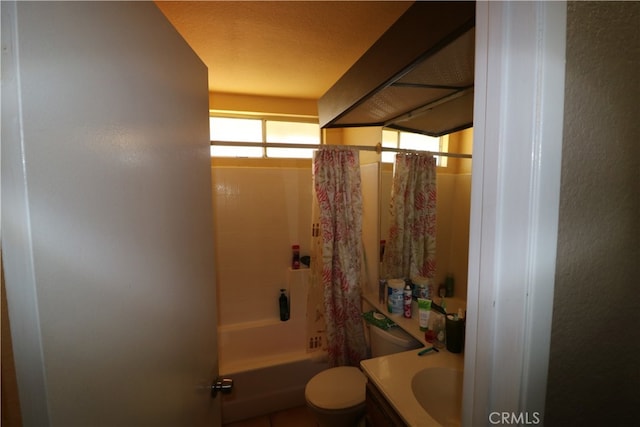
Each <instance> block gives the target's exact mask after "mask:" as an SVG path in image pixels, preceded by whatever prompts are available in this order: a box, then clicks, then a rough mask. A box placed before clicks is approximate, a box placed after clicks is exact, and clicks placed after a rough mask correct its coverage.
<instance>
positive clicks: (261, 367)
mask: <svg viewBox="0 0 640 427" xmlns="http://www.w3.org/2000/svg"><path fill="white" fill-rule="evenodd" d="M307 278H308V270H290V271H289V273H288V284H287V285H288V290H289V296H290V299H291V316H290V319H289V320H288V321H286V322H281V321H280V320H279V319H264V320H260V321H254V322H244V323H236V324H233V325H221V326H220V327H218V348H219V353H220V354H219V356H220V357H219V363H220V369H219V370H220V375H221V376H223V377H228V378H231V379H233V382H234V384H233V391H232V393H231V394H228V395H223V399H222V422H223V423H225V424H226V423H230V422H234V421H239V420H243V419H247V418H252V417H256V416H260V415H265V414H268V413H271V412H275V411H279V410H282V409H287V408H292V407H296V406H301V405H304V404H305V398H304V388H305V386H306V384H307V382H308V381H309V380H310V379H311V378H312V377H313V376H314V375H315V374H317V373H318V372H321V371H322V370H324V369H327V368H328V367H329V365H328V363H327V357H326V353H323V352H322V351H318V350H317V349H316V348H308V347H309V340H308V337H307V332H306V301H307V298H306V294H307V292H306V289H307ZM314 350H315V351H314Z"/></svg>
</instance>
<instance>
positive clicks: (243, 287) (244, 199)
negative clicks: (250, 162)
mask: <svg viewBox="0 0 640 427" xmlns="http://www.w3.org/2000/svg"><path fill="white" fill-rule="evenodd" d="M211 172H212V180H213V196H214V201H213V203H214V227H215V230H216V235H215V244H216V266H218V272H217V282H218V298H219V301H220V304H219V306H220V307H219V313H220V314H219V321H220V326H225V325H232V324H236V323H243V322H255V321H265V320H274V321H275V320H277V321H279V311H278V296H279V289H280V288H286V287H287V286H286V285H287V271H288V269H289V268H290V266H291V245H293V244H299V245H300V253H301V255H308V253H309V248H310V237H311V234H310V233H311V231H310V230H311V197H312V193H311V185H312V184H311V173H310V170H309V168H241V167H213V168H212V170H211Z"/></svg>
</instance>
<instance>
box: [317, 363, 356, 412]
mask: <svg viewBox="0 0 640 427" xmlns="http://www.w3.org/2000/svg"><path fill="white" fill-rule="evenodd" d="M366 384H367V377H365V375H364V374H363V373H362V372H361V371H360V369H358V368H356V367H353V366H339V367H337V368H330V369H327V370H325V371H322V372H320V373H319V374H317V375H316V376H314V377H313V378H311V380H310V381H309V382H308V383H307V386H306V387H305V391H304V394H305V398H306V399H307V402H309V403H310V404H312V405H313V406H316V407H318V408H322V409H329V410H337V409H344V408H350V407H353V406H357V405H360V404H362V403H363V402H364V401H365V395H366Z"/></svg>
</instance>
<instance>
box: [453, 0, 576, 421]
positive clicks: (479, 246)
mask: <svg viewBox="0 0 640 427" xmlns="http://www.w3.org/2000/svg"><path fill="white" fill-rule="evenodd" d="M476 11H477V13H476V63H475V67H476V68H475V81H476V85H475V105H474V147H473V171H472V191H471V219H470V221H471V222H470V241H469V277H468V300H467V305H468V311H467V338H466V348H465V373H464V391H463V414H462V417H463V425H488V424H490V423H492V419H491V418H490V417H492V416H493V418H494V419H493V421H494V423H495V420H496V419H497V418H496V415H495V414H494V413H505V412H506V413H510V414H515V415H516V416H526V417H528V418H527V419H528V420H535V419H538V420H540V421H542V420H543V419H544V403H545V396H546V386H547V370H548V361H549V346H550V336H551V316H552V309H553V291H554V277H555V260H556V244H557V235H558V231H557V230H558V210H559V194H560V167H561V153H562V126H563V113H564V72H565V69H564V65H565V37H566V2H564V1H562V2H560V1H559V2H489V1H481V2H477V6H476ZM492 414H494V415H492Z"/></svg>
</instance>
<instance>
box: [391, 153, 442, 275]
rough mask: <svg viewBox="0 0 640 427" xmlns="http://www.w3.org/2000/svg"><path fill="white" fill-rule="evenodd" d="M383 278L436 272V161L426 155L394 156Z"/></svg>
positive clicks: (433, 273)
mask: <svg viewBox="0 0 640 427" xmlns="http://www.w3.org/2000/svg"><path fill="white" fill-rule="evenodd" d="M391 191H392V194H391V206H390V220H389V222H390V226H389V237H388V240H387V242H386V246H385V251H384V256H383V272H384V275H385V277H386V278H412V277H416V276H423V277H429V278H433V277H434V275H435V271H436V162H435V159H434V157H433V156H432V155H430V154H417V153H416V154H414V153H411V154H404V153H399V154H397V155H396V162H395V165H394V170H393V184H392V190H391Z"/></svg>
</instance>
